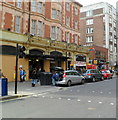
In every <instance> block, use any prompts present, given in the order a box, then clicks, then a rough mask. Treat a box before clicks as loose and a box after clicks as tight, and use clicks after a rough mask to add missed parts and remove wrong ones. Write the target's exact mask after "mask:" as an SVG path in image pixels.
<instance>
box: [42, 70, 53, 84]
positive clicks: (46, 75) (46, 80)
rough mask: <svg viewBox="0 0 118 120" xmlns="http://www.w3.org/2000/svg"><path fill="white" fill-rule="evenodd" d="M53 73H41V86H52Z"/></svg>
mask: <svg viewBox="0 0 118 120" xmlns="http://www.w3.org/2000/svg"><path fill="white" fill-rule="evenodd" d="M51 77H52V73H50V72H41V73H40V84H41V85H51V83H52V80H51Z"/></svg>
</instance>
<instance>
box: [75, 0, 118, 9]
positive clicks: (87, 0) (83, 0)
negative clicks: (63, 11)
mask: <svg viewBox="0 0 118 120" xmlns="http://www.w3.org/2000/svg"><path fill="white" fill-rule="evenodd" d="M76 1H78V2H79V3H80V4H82V5H83V6H87V5H91V4H94V3H98V2H107V3H109V4H111V5H113V6H114V7H115V8H116V2H117V1H118V0H76Z"/></svg>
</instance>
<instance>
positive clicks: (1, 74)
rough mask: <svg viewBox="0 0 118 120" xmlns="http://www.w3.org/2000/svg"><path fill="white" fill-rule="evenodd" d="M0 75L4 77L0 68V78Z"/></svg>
mask: <svg viewBox="0 0 118 120" xmlns="http://www.w3.org/2000/svg"><path fill="white" fill-rule="evenodd" d="M2 77H4V78H5V76H4V74H3V72H2V70H1V69H0V78H2Z"/></svg>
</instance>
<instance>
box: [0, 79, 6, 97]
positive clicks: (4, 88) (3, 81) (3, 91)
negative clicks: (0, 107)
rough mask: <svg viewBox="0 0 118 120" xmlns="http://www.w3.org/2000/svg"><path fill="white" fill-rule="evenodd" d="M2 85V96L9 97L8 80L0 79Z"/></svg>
mask: <svg viewBox="0 0 118 120" xmlns="http://www.w3.org/2000/svg"><path fill="white" fill-rule="evenodd" d="M0 83H1V95H2V96H6V95H8V79H7V78H0Z"/></svg>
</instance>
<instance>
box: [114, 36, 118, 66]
mask: <svg viewBox="0 0 118 120" xmlns="http://www.w3.org/2000/svg"><path fill="white" fill-rule="evenodd" d="M115 39H116V44H117V49H116V53H118V37H115ZM116 67H117V68H118V55H117V57H116Z"/></svg>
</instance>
